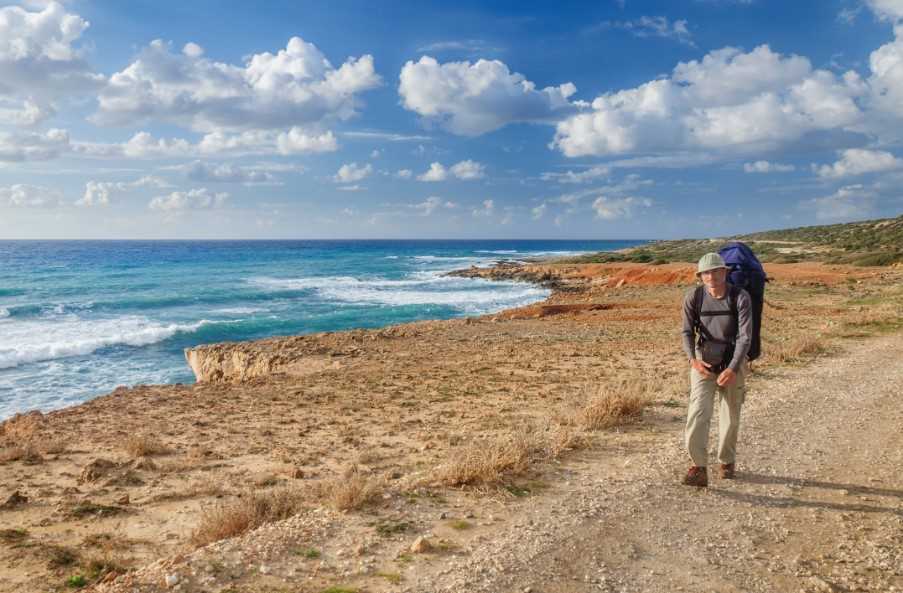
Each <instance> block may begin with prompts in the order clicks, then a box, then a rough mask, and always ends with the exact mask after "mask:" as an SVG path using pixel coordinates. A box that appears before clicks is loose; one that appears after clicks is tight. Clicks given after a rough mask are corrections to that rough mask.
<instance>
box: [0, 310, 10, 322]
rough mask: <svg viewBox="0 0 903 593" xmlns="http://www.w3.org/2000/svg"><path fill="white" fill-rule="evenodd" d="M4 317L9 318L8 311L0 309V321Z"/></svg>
mask: <svg viewBox="0 0 903 593" xmlns="http://www.w3.org/2000/svg"><path fill="white" fill-rule="evenodd" d="M4 317H9V309H7V308H6V307H0V319H3V318H4Z"/></svg>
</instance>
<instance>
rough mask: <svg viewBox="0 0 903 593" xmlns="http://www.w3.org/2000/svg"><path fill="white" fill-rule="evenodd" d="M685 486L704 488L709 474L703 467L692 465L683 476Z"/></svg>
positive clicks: (707, 482)
mask: <svg viewBox="0 0 903 593" xmlns="http://www.w3.org/2000/svg"><path fill="white" fill-rule="evenodd" d="M683 483H684V485H685V486H696V487H697V488H705V487H706V486H708V485H709V474H708V472H707V471H706V469H705V468H704V467H698V466H695V465H694V466H693V467H691V468H690V471H688V472H687V475H686V476H685V477H684V480H683Z"/></svg>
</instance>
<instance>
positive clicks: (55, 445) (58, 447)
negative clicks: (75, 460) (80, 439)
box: [41, 437, 69, 455]
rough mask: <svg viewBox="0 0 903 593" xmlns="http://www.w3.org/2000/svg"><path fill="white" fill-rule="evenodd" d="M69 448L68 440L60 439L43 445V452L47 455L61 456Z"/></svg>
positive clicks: (51, 440)
mask: <svg viewBox="0 0 903 593" xmlns="http://www.w3.org/2000/svg"><path fill="white" fill-rule="evenodd" d="M68 448H69V444H68V443H67V442H66V439H64V438H62V437H58V438H55V439H50V440H49V441H47V442H45V443H42V444H41V451H42V452H43V453H45V454H47V455H59V454H60V453H65V452H66V450H67V449H68Z"/></svg>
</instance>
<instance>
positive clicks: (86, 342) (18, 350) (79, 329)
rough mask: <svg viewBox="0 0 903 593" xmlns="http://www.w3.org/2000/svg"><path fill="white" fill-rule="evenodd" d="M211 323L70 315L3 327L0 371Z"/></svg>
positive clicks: (143, 341)
mask: <svg viewBox="0 0 903 593" xmlns="http://www.w3.org/2000/svg"><path fill="white" fill-rule="evenodd" d="M208 323H212V322H211V321H208V320H206V319H203V320H201V321H198V322H195V323H169V324H165V323H159V322H155V321H151V320H149V319H147V318H146V317H139V316H127V317H118V318H114V319H99V320H84V319H80V318H78V317H76V316H74V315H73V316H69V317H64V318H60V319H54V320H53V321H47V320H29V321H23V322H17V323H13V324H8V325H7V326H6V327H4V330H3V333H4V336H3V343H2V345H0V369H6V368H12V367H17V366H19V365H22V364H27V363H30V362H38V361H42V360H53V359H56V358H64V357H67V356H79V355H85V354H90V353H92V352H94V351H96V350H99V349H101V348H104V347H107V346H115V345H119V344H122V345H127V346H146V345H148V344H154V343H156V342H161V341H163V340H166V339H167V338H171V337H172V336H174V335H176V334H177V333H179V332H193V331H195V330H197V329H198V328H200V327H202V326H204V325H207V324H208Z"/></svg>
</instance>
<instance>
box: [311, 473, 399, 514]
mask: <svg viewBox="0 0 903 593" xmlns="http://www.w3.org/2000/svg"><path fill="white" fill-rule="evenodd" d="M382 487H383V484H382V482H381V481H380V480H378V479H376V478H374V477H372V476H368V475H366V474H364V473H363V472H361V471H360V469H358V467H357V466H356V465H353V466H351V467H350V468H349V469H348V470H347V471H345V472H344V473H343V474H342V475H341V476H338V477H335V478H332V479H328V480H324V481H323V482H321V483H320V484H318V485H317V486H316V493H317V495H318V496H319V497H320V498H321V499H324V500H326V502H327V503H329V506H331V507H332V508H334V509H336V510H337V511H350V510H354V509H359V508H361V507H362V506H364V505H366V504H368V503H370V502H372V501H373V500H374V499H375V498H376V497H377V496H378V495H379V493H380V492H381V491H382Z"/></svg>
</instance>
